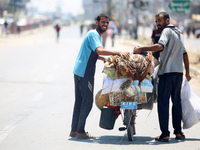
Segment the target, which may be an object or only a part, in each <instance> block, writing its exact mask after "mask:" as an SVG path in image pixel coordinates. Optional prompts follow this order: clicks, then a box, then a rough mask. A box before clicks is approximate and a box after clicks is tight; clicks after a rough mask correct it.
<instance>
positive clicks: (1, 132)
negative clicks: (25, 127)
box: [0, 125, 16, 143]
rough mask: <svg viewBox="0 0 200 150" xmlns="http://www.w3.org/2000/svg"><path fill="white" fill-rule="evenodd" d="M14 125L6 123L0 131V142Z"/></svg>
mask: <svg viewBox="0 0 200 150" xmlns="http://www.w3.org/2000/svg"><path fill="white" fill-rule="evenodd" d="M15 127H16V125H7V126H6V127H5V128H4V129H3V130H2V131H0V143H1V142H2V141H3V140H4V139H5V138H6V137H7V136H8V135H9V134H10V133H11V132H12V131H13V130H14V129H15Z"/></svg>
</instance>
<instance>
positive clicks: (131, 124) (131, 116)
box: [125, 109, 135, 141]
mask: <svg viewBox="0 0 200 150" xmlns="http://www.w3.org/2000/svg"><path fill="white" fill-rule="evenodd" d="M125 123H126V128H127V134H128V140H129V141H133V135H134V134H135V110H130V109H128V110H127V109H126V110H125Z"/></svg>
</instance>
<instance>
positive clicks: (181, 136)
mask: <svg viewBox="0 0 200 150" xmlns="http://www.w3.org/2000/svg"><path fill="white" fill-rule="evenodd" d="M175 135H176V138H175V139H176V140H185V135H184V134H183V133H182V132H181V133H177V134H175Z"/></svg>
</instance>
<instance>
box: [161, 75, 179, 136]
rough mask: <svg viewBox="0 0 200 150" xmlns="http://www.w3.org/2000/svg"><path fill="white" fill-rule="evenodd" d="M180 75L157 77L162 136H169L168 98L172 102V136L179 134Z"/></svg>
mask: <svg viewBox="0 0 200 150" xmlns="http://www.w3.org/2000/svg"><path fill="white" fill-rule="evenodd" d="M182 80H183V74H182V73H168V74H164V75H161V76H159V84H158V117H159V123H160V129H161V132H162V134H163V135H165V136H169V135H170V132H169V130H168V124H169V98H170V96H171V100H172V124H173V128H174V134H177V133H181V120H182V106H181V97H180V96H181V85H182Z"/></svg>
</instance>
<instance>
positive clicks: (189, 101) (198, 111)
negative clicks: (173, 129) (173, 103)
mask: <svg viewBox="0 0 200 150" xmlns="http://www.w3.org/2000/svg"><path fill="white" fill-rule="evenodd" d="M181 104H182V121H183V129H188V128H190V127H192V126H193V125H195V124H196V123H198V122H199V121H200V98H199V97H198V96H197V95H196V94H195V93H194V92H193V91H192V89H191V88H190V85H189V83H188V81H187V79H186V78H184V79H183V83H182V89H181Z"/></svg>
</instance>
